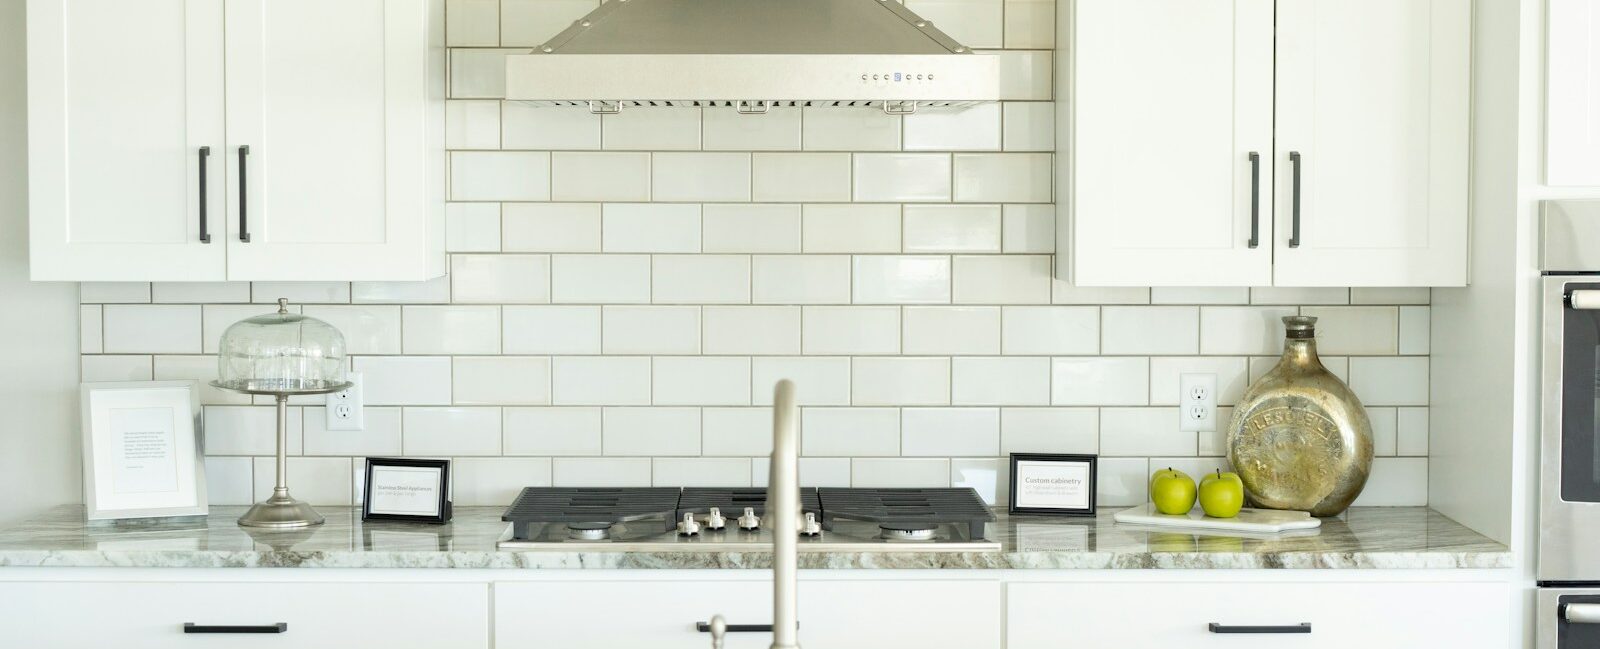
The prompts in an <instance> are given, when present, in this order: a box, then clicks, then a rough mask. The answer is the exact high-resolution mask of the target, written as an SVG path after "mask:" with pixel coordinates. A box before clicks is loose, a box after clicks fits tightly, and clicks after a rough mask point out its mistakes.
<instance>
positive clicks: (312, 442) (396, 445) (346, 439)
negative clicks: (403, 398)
mask: <svg viewBox="0 0 1600 649" xmlns="http://www.w3.org/2000/svg"><path fill="white" fill-rule="evenodd" d="M304 410H305V412H304V419H305V423H304V424H303V426H304V428H303V430H304V433H303V435H304V442H303V445H304V449H305V454H306V455H361V456H371V455H399V454H400V453H401V448H400V409H399V408H365V409H364V411H363V412H362V422H361V423H362V424H363V427H362V429H361V430H328V413H327V409H326V408H321V407H314V408H305V409H304Z"/></svg>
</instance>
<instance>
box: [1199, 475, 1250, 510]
mask: <svg viewBox="0 0 1600 649" xmlns="http://www.w3.org/2000/svg"><path fill="white" fill-rule="evenodd" d="M1240 507H1244V481H1243V480H1240V479H1239V474H1237V473H1232V472H1229V473H1223V472H1222V469H1217V472H1216V473H1213V474H1211V475H1208V476H1206V477H1205V479H1203V480H1201V481H1200V508H1201V509H1204V510H1206V515H1207V516H1210V517H1213V518H1233V517H1234V516H1238V515H1239V508H1240Z"/></svg>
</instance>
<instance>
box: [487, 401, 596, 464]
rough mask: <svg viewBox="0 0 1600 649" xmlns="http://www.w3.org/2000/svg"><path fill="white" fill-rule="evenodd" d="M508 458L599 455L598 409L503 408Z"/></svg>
mask: <svg viewBox="0 0 1600 649" xmlns="http://www.w3.org/2000/svg"><path fill="white" fill-rule="evenodd" d="M505 452H506V454H507V455H599V454H600V452H601V447H600V409H599V408H506V409H505Z"/></svg>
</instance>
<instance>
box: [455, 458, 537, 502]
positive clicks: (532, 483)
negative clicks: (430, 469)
mask: <svg viewBox="0 0 1600 649" xmlns="http://www.w3.org/2000/svg"><path fill="white" fill-rule="evenodd" d="M450 468H451V472H450V474H451V475H450V477H451V481H450V483H451V484H450V494H451V497H452V500H453V504H454V505H455V506H457V507H473V506H485V507H504V506H505V504H506V503H509V502H511V501H512V500H514V499H516V497H517V494H520V493H522V488H523V487H548V486H550V481H551V476H550V459H549V458H509V457H507V458H501V457H463V458H457V459H455V460H454V461H453V463H452V465H451V467H450Z"/></svg>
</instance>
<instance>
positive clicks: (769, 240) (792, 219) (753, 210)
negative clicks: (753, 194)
mask: <svg viewBox="0 0 1600 649" xmlns="http://www.w3.org/2000/svg"><path fill="white" fill-rule="evenodd" d="M700 212H701V214H700V221H701V226H700V227H701V242H702V244H701V249H702V250H704V251H705V252H745V253H754V252H777V253H782V252H800V206H799V205H754V204H745V205H718V204H710V205H705V206H703V207H701V208H700Z"/></svg>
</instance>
